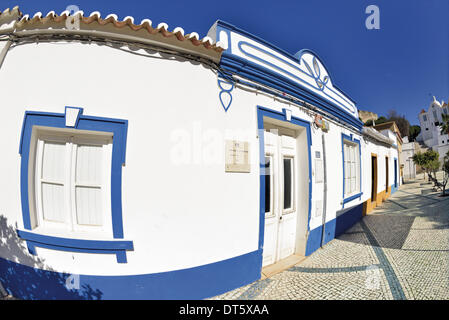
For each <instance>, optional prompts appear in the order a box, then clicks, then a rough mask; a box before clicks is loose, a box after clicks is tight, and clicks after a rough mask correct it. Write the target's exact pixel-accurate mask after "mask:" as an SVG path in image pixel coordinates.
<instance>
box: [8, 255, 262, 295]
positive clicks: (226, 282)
mask: <svg viewBox="0 0 449 320" xmlns="http://www.w3.org/2000/svg"><path fill="white" fill-rule="evenodd" d="M261 265H262V250H257V251H253V252H250V253H247V254H244V255H241V256H238V257H234V258H231V259H227V260H223V261H219V262H214V263H211V264H207V265H203V266H199V267H194V268H189V269H183V270H176V271H169V272H162V273H154V274H142V275H125V276H90V275H80V276H79V289H77V288H78V286H77V283H76V281H72V284H71V285H72V287H75V286H76V287H75V288H73V289H70V290H69V289H67V287H66V282H67V283H69V284H70V279H74V278H73V276H72V277H71V275H70V274H64V273H59V272H54V271H47V270H42V269H37V268H32V267H28V266H25V265H22V264H19V263H15V262H13V261H9V260H6V259H3V258H0V281H1V282H2V284H3V286H4V287H5V288H6V289H7V290H8V292H9V293H10V294H12V295H13V296H14V297H16V298H20V299H65V300H68V299H70V300H72V299H120V300H122V299H123V300H128V299H159V300H163V299H172V300H178V299H203V298H208V297H213V296H215V295H218V294H221V293H224V292H227V291H229V290H232V289H235V288H238V287H241V286H244V285H247V284H249V283H251V282H254V281H256V280H258V279H260V276H261ZM69 277H71V278H70V279H69ZM75 277H76V276H75ZM68 279H69V280H68Z"/></svg>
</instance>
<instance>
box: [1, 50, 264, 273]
mask: <svg viewBox="0 0 449 320" xmlns="http://www.w3.org/2000/svg"><path fill="white" fill-rule="evenodd" d="M141 53H144V52H141ZM157 56H159V55H157ZM30 57H32V58H30ZM0 88H1V91H2V102H1V104H2V106H1V107H2V111H3V114H2V117H1V118H0V130H1V136H2V137H3V138H2V139H1V140H0V148H1V150H2V166H1V167H0V177H1V179H0V214H2V215H4V216H6V218H7V219H8V223H9V224H10V225H15V224H16V223H17V224H18V226H19V228H20V229H22V228H23V221H22V212H21V205H20V181H19V177H20V155H19V153H18V150H19V140H20V133H21V126H22V122H23V116H24V112H25V110H34V111H45V112H57V113H64V107H65V106H77V107H83V108H84V114H86V115H91V116H101V117H112V118H121V119H127V120H129V128H128V140H127V158H126V160H127V161H126V166H125V167H124V168H123V187H122V190H123V198H122V199H123V224H124V235H125V239H127V240H132V241H133V242H134V249H135V250H134V252H131V251H128V253H127V256H128V263H127V264H118V263H117V262H116V258H115V256H114V255H101V254H98V255H97V254H84V253H70V252H62V251H53V250H47V249H42V248H37V252H38V256H39V258H42V259H43V260H44V261H45V264H46V265H47V266H48V268H52V269H54V270H57V271H66V272H71V273H80V274H138V273H153V272H162V271H169V270H175V269H183V268H188V267H193V266H198V265H203V264H207V263H211V262H215V261H220V260H224V259H227V258H231V257H234V256H238V255H241V254H245V253H248V252H251V251H254V250H257V248H258V236H259V170H258V165H256V164H253V166H252V168H251V173H249V174H237V173H229V174H225V173H224V155H223V156H222V157H221V155H220V154H218V156H217V155H216V154H214V152H223V151H224V136H225V129H226V130H229V129H235V130H236V132H237V134H236V135H237V138H240V139H249V142H250V144H251V148H252V152H253V153H254V154H255V155H257V152H258V140H257V139H256V131H253V132H252V133H251V135H250V136H249V137H247V136H245V133H246V132H247V129H248V128H256V115H255V112H254V108H251V107H250V106H242V107H239V106H234V107H232V108H231V109H230V110H229V111H228V112H227V113H225V112H224V110H223V108H222V107H221V104H220V102H219V99H218V94H219V88H218V87H217V78H216V74H215V73H214V72H212V71H211V70H208V69H207V68H205V67H203V66H201V65H198V64H197V63H192V62H188V61H180V60H175V59H174V60H173V59H172V60H170V59H165V58H164V59H157V58H148V57H142V56H138V55H133V54H129V53H126V52H123V51H120V50H116V49H111V48H108V47H105V46H98V45H95V44H91V45H87V44H77V43H71V44H63V43H58V44H46V43H41V44H38V45H36V44H31V45H22V46H18V47H16V48H14V49H13V50H11V51H10V52H9V53H8V55H7V57H6V60H5V63H4V64H3V67H2V69H1V70H0ZM179 137H181V138H179ZM189 144H190V146H189ZM183 146H187V155H188V156H189V157H190V159H187V160H186V161H187V163H186V164H183V165H179V164H177V163H176V160H179V157H177V156H176V155H173V154H176V150H179V149H181V150H182V149H183V148H182V147H183ZM217 146H218V148H216V147H217ZM216 150H218V151H216ZM172 155H173V156H172ZM214 156H215V157H216V159H218V160H216V161H213V160H210V158H211V157H212V158H213V157H214ZM208 159H209V160H208ZM205 162H207V163H205ZM2 255H3V256H4V257H6V258H8V256H6V255H7V253H4V252H2ZM106 265H107V268H105V266H106Z"/></svg>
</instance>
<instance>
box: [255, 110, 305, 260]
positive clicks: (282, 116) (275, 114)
mask: <svg viewBox="0 0 449 320" xmlns="http://www.w3.org/2000/svg"><path fill="white" fill-rule="evenodd" d="M264 117H268V118H272V119H277V120H280V121H284V122H286V123H292V124H295V125H298V126H301V127H304V128H305V129H306V132H307V145H308V147H307V152H308V160H309V161H308V162H309V209H308V214H307V230H308V231H309V230H310V229H309V228H310V214H311V209H312V208H311V204H312V157H311V150H310V148H311V145H312V135H311V131H310V122H308V121H305V120H303V119H300V118H297V117H294V116H291V119H290V120H287V112H286V109H283V112H279V111H275V110H271V109H267V108H264V107H261V106H257V126H258V129H259V163H260V167H259V170H260V171H259V172H260V219H259V249H263V241H264V230H265V175H264V172H265V141H264V140H265V137H264V134H263V133H264V125H263V118H264ZM262 254H263V251H262Z"/></svg>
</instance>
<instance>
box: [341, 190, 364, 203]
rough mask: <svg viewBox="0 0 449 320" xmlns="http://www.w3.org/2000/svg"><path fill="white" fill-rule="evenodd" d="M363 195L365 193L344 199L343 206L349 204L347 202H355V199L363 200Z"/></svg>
mask: <svg viewBox="0 0 449 320" xmlns="http://www.w3.org/2000/svg"><path fill="white" fill-rule="evenodd" d="M362 195H363V192H360V193H357V194H354V195H352V196H349V197H347V198H345V199H343V204H345V203H347V202H350V201H352V200H355V199H357V198H361V197H362Z"/></svg>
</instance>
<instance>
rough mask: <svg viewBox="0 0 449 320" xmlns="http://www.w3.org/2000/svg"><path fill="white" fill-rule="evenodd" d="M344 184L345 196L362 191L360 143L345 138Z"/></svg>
mask: <svg viewBox="0 0 449 320" xmlns="http://www.w3.org/2000/svg"><path fill="white" fill-rule="evenodd" d="M343 152H344V157H343V158H344V186H345V198H347V197H349V196H351V195H354V194H357V193H359V192H360V153H359V145H358V144H357V143H352V142H349V141H346V140H344V143H343Z"/></svg>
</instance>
